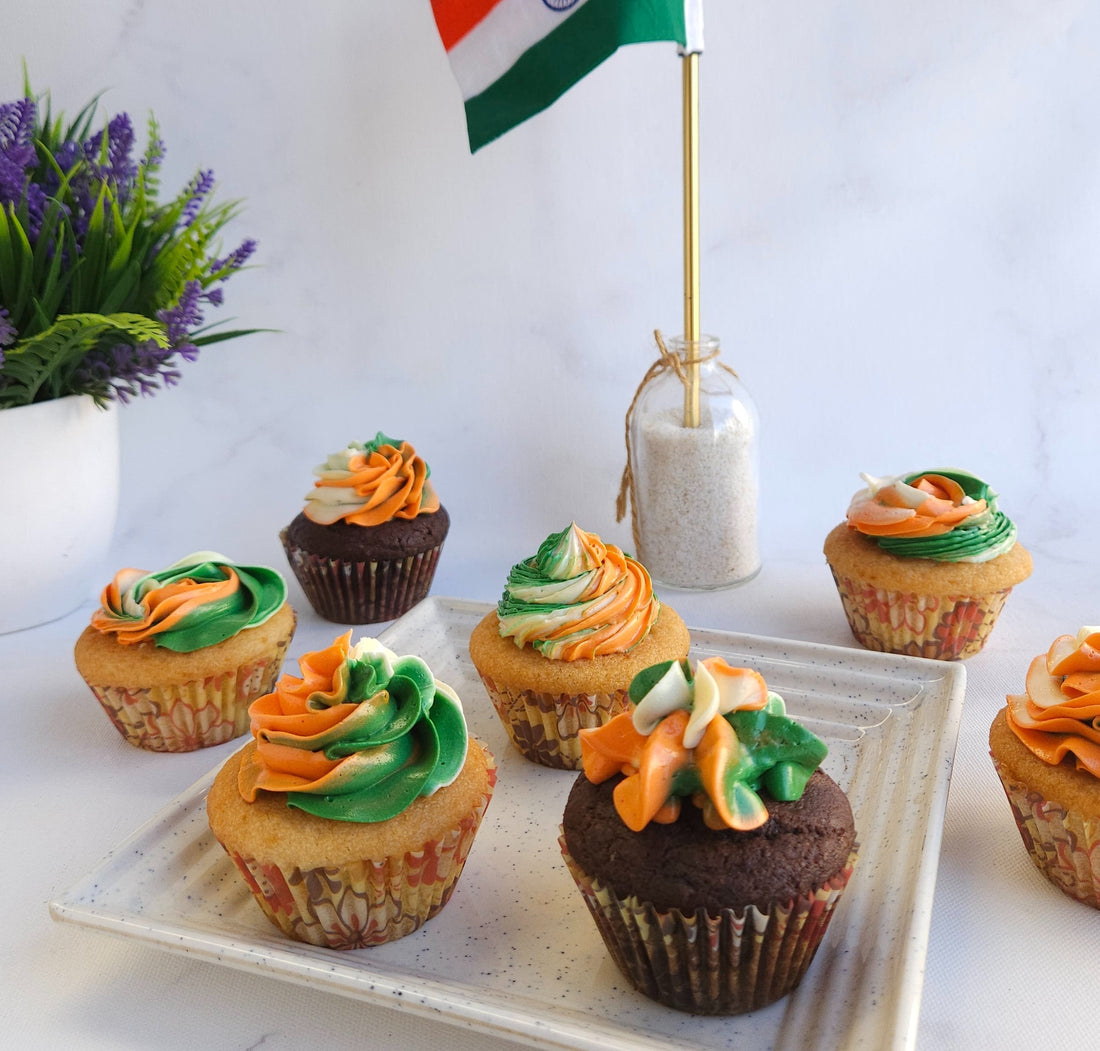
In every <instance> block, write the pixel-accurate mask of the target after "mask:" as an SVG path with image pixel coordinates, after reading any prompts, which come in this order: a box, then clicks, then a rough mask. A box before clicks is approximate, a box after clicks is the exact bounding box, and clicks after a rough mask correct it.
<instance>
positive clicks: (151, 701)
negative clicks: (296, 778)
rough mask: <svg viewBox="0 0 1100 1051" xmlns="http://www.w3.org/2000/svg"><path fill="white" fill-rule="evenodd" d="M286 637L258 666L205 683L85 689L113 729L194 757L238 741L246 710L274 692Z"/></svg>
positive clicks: (150, 746)
mask: <svg viewBox="0 0 1100 1051" xmlns="http://www.w3.org/2000/svg"><path fill="white" fill-rule="evenodd" d="M290 639H291V636H290V635H287V636H286V638H284V639H282V640H280V641H279V643H278V644H277V646H276V648H275V649H274V651H273V652H272V653H271V654H270V655H268V656H266V657H262V658H260V659H259V660H255V661H250V662H249V663H248V664H242V665H241V666H240V667H237V668H233V669H229V670H227V671H225V672H222V673H219V674H218V675H211V676H208V677H207V678H205V679H196V680H194V681H192V682H186V683H182V684H178V685H164V686H150V687H140V686H101V685H97V684H94V683H88V686H89V687H90V688H91V691H92V693H93V694H95V698H96V700H97V701H99V703H100V705H102V707H103V710H104V711H105V712H106V713H107V717H108V718H109V719H110V720H111V722H112V723H114V726H115V729H116V730H118V732H119V733H120V734H122V736H123V738H125V739H126V741H128V742H129V743H130V744H132V745H134V746H135V747H137V748H145V749H147V750H148V751H150V752H193V751H195V750H196V749H198V748H209V747H210V746H211V745H216V744H223V743H224V742H226V741H229V740H232V739H233V738H234V737H240V736H241V734H243V733H244V732H245V731H246V730H248V728H249V718H248V706H249V705H250V704H251V703H252V702H253V701H254V700H256V698H257V697H262V696H263V695H264V694H265V693H270V692H271V691H272V690H273V689H274V688H275V682H276V680H277V679H278V678H279V672H280V670H281V669H282V666H283V658H284V657H285V656H286V651H287V648H288V647H289V646H290Z"/></svg>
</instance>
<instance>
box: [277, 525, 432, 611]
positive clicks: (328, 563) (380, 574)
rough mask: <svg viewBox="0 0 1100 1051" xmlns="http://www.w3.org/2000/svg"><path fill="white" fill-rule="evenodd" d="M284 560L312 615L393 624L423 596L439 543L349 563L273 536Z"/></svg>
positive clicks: (283, 534)
mask: <svg viewBox="0 0 1100 1051" xmlns="http://www.w3.org/2000/svg"><path fill="white" fill-rule="evenodd" d="M279 537H280V539H281V540H282V542H283V548H284V549H285V551H286V557H287V561H288V562H289V563H290V568H291V569H292V570H293V571H294V575H295V577H297V578H298V583H299V584H300V585H301V586H302V591H304V592H305V595H306V598H307V599H308V600H309V604H310V605H311V606H312V607H313V609H314V611H315V612H316V613H317V615H318V616H321V617H324V618H325V620H331V621H333V622H334V623H336V624H376V623H378V622H380V621H383V620H394V619H395V618H397V617H400V616H401V615H402V614H403V613H407V612H408V611H409V610H410V609H412V607H413V606H415V605H416V604H417V603H418V602H420V601H421V600H422V599H424V598H426V597H427V595H428V591H429V589H430V588H431V586H432V580H433V578H434V577H435V570H436V566H437V565H438V563H439V553H440V551H442V550H443V545H442V543H440V544H439V545H438V546H436V547H433V548H430V549H429V550H427V551H423V552H420V553H419V554H415V555H408V556H407V557H405V558H395V559H379V560H375V561H364V562H351V561H345V560H343V559H339V558H329V557H327V556H324V555H315V554H312V553H310V552H309V551H306V550H304V549H302V548H300V547H297V546H295V545H294V544H291V543H290V542H289V541H288V540H287V536H286V530H285V529H284V530H283V531H282V532H281V533H280V534H279Z"/></svg>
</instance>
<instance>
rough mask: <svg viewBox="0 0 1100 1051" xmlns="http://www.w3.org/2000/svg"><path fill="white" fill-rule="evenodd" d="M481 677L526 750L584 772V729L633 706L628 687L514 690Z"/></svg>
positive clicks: (546, 762) (542, 760) (534, 757)
mask: <svg viewBox="0 0 1100 1051" xmlns="http://www.w3.org/2000/svg"><path fill="white" fill-rule="evenodd" d="M479 675H480V676H481V681H482V683H484V685H485V690H486V692H487V693H488V694H489V699H490V700H491V701H492V702H493V707H494V708H495V709H496V713H497V715H498V716H499V717H500V721H501V722H502V723H503V724H504V728H505V730H507V731H508V737H509V739H510V740H511V742H512V744H513V745H514V746H515V747H516V749H517V750H518V751H519V752H520V754H521V755H523V756H524V757H525V758H526V759H530V760H531V761H532V762H533V763H538V764H540V765H541V766H550V767H553V768H555V769H557V770H580V769H581V765H582V764H581V741H580V736H579V735H580V731H581V730H582V729H585V728H587V727H596V726H602V725H603V724H604V723H606V722H608V721H609V720H611V719H612V718H613V717H614V716H616V715H618V714H619V713H620V712H625V711H626V710H627V709H628V708H629V707H630V699H629V697H628V695H627V692H626V690H616V691H615V692H614V693H583V694H570V693H560V694H553V693H542V692H539V691H537V690H518V691H514V690H508V689H506V688H504V687H501V686H498V685H497V684H496V683H495V682H494V681H493V680H492V679H491V678H490V677H489V676H487V675H482V674H481V673H480V672H479Z"/></svg>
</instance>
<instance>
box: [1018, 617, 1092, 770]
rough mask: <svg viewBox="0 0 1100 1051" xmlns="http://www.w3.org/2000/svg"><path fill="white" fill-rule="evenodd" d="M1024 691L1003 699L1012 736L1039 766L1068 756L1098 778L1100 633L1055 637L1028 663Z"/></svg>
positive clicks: (1055, 763)
mask: <svg viewBox="0 0 1100 1051" xmlns="http://www.w3.org/2000/svg"><path fill="white" fill-rule="evenodd" d="M1026 689H1027V693H1026V694H1020V695H1010V696H1009V697H1008V710H1007V712H1006V718H1007V720H1008V725H1009V727H1010V728H1011V729H1012V732H1013V733H1014V734H1015V735H1016V736H1017V737H1018V738H1019V740H1020V741H1021V742H1022V743H1023V744H1024V746H1025V747H1026V748H1027V749H1028V750H1029V751H1031V752H1032V754H1033V755H1035V756H1037V757H1038V758H1040V759H1042V760H1043V761H1044V762H1046V763H1050V764H1051V765H1052V766H1056V765H1058V764H1059V763H1061V762H1062V761H1063V760H1064V759H1065V758H1066V757H1067V756H1070V755H1072V756H1073V757H1074V761H1075V764H1076V767H1077V769H1078V770H1081V771H1085V772H1087V773H1090V774H1092V775H1093V776H1094V777H1100V629H1089V628H1083V629H1082V630H1081V631H1080V632H1079V633H1078V635H1077V636H1076V637H1074V636H1073V635H1060V636H1059V637H1058V638H1056V639H1055V640H1054V642H1053V643H1051V646H1050V649H1049V650H1048V651H1047V652H1046V653H1045V654H1040V655H1039V656H1038V657H1036V658H1035V659H1034V660H1033V661H1032V662H1031V666H1030V667H1029V668H1028V671H1027V679H1026Z"/></svg>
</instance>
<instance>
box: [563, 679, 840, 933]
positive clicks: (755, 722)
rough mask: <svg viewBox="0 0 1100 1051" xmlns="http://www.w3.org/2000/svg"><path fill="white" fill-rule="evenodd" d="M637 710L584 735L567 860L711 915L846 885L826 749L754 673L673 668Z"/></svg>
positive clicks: (638, 682) (640, 696)
mask: <svg viewBox="0 0 1100 1051" xmlns="http://www.w3.org/2000/svg"><path fill="white" fill-rule="evenodd" d="M631 700H632V701H634V704H635V707H634V709H633V710H632V711H631V712H625V713H623V714H621V715H618V716H616V717H615V718H614V719H612V720H611V722H609V723H607V724H606V725H604V726H602V727H599V728H598V729H592V730H582V731H581V735H580V736H581V747H582V750H583V754H584V773H583V774H581V776H580V777H579V778H578V779H577V781H576V783H575V784H574V785H573V788H572V791H571V792H570V795H569V799H568V801H567V803H566V807H565V813H564V815H563V818H562V827H563V831H564V835H565V840H566V845H567V847H568V850H569V853H570V855H571V856H572V858H573V860H574V861H575V862H576V863H577V864H578V865H579V866H580V868H581V869H583V870H584V871H585V872H587V873H589V874H590V875H591V876H593V877H594V878H596V879H598V880H600V881H601V882H602V883H604V884H607V885H609V886H610V887H612V888H613V889H614V892H615V894H616V895H618V896H619V897H620V898H625V897H628V896H630V895H634V896H635V897H637V898H638V899H639V900H640V901H645V902H649V903H652V904H653V905H655V906H656V907H657V908H661V909H667V908H678V909H681V910H683V911H685V912H690V911H693V910H695V909H697V908H705V909H710V910H717V909H722V908H729V907H734V908H743V907H745V906H747V905H750V904H753V905H756V906H758V907H759V908H761V909H766V908H767V907H768V906H769V905H770V904H772V903H775V902H787V901H790V900H791V899H792V898H794V897H796V896H798V895H801V894H804V893H806V892H808V891H810V890H812V889H814V888H816V887H819V886H820V885H821V884H822V883H823V882H824V881H826V880H828V879H830V878H831V877H833V876H834V875H836V874H837V873H839V872H840V871H841V870H842V869H843V868H844V867H845V865H846V864H847V863H848V862H849V860H850V856H851V854H852V851H853V848H854V846H855V826H854V822H853V819H852V810H851V806H850V805H849V803H848V799H847V797H846V796H845V795H844V793H843V791H841V789H840V788H839V786H838V785H837V784H836V783H835V782H834V781H833V780H832V779H831V778H829V777H828V776H827V775H826V774H825V773H823V772H822V771H821V770H820V769H818V764H819V763H820V762H821V760H822V759H823V758H824V757H825V754H826V751H827V749H826V746H825V744H824V742H823V741H821V740H820V739H819V738H818V737H816V736H815V735H814V734H812V733H811V732H810V731H809V730H807V729H806V728H805V727H803V726H800V725H799V724H798V723H797V722H795V721H794V720H793V719H791V718H789V717H788V716H787V715H786V713H785V707H784V704H783V700H782V698H780V697H779V695H778V694H776V693H774V692H771V691H769V690H768V688H767V686H766V684H765V682H764V680H763V678H761V676H760V675H759V674H758V673H757V672H755V671H753V670H751V669H749V668H734V667H731V666H730V665H729V664H727V663H726V662H725V661H724V660H722V659H721V658H708V659H707V660H702V661H699V662H698V663H697V664H696V666H695V670H694V674H692V670H691V667H690V665H689V664H688V662H687V661H668V662H664V663H661V664H656V665H653V666H652V667H651V668H647V669H646V670H645V671H643V672H641V673H640V674H639V675H637V676H636V677H635V679H634V682H633V683H632V685H631Z"/></svg>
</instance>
